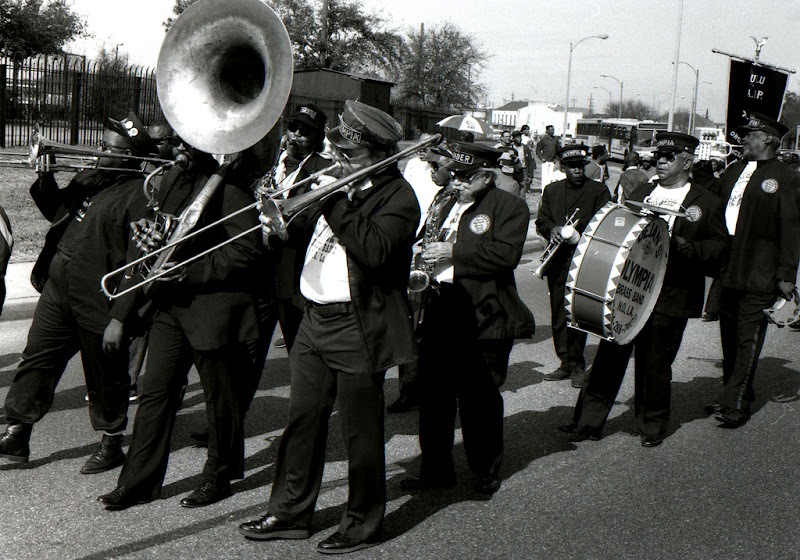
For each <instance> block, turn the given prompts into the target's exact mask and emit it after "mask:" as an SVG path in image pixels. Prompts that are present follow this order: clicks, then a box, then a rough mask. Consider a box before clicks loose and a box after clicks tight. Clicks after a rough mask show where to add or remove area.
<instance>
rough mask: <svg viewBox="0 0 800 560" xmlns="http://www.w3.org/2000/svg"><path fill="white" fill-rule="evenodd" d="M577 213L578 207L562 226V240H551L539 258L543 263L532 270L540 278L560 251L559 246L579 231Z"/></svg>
mask: <svg viewBox="0 0 800 560" xmlns="http://www.w3.org/2000/svg"><path fill="white" fill-rule="evenodd" d="M577 213H578V209H577V208H576V209H575V210H573V211H572V214H571V215H570V217H569V218H567V223H565V224H564V226H563V227H562V228H561V237H562V240H561V241H555V240H552V241H550V244H549V245H548V246H547V248H546V249H545V250H544V253H542V256H541V257H540V258H539V261H540V262H541V263H542V264H540V265H539V267H538V268H537V269H536V270H533V271H532V272H533V273H534V274H535V275H536V276H538V277H539V278H544V271H545V269H546V268H547V265H548V264H549V263H550V259H552V258H553V255H555V254H556V251H558V248H559V247H560V246H561V244H562V243H563V242H564V239H568V238H570V237H573V236H574V235H575V234H576V233H577V231H576V230H575V226H577V225H578V222H579V221H580V220H578V219H577V218H575V214H577Z"/></svg>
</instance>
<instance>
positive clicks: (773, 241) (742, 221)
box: [721, 159, 800, 294]
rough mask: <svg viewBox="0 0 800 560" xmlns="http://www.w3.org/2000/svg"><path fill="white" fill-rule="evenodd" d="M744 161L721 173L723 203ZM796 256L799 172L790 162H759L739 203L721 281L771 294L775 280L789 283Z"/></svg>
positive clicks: (798, 247) (799, 255)
mask: <svg viewBox="0 0 800 560" xmlns="http://www.w3.org/2000/svg"><path fill="white" fill-rule="evenodd" d="M746 165H747V163H746V162H736V163H734V164H731V166H730V167H728V169H726V170H725V173H724V174H723V175H722V177H721V180H722V189H721V193H722V196H721V198H722V200H723V203H724V204H727V202H728V199H729V198H730V196H731V191H732V190H733V187H734V185H735V184H736V180H737V179H738V178H739V175H741V173H742V171H743V170H744V168H745V166H746ZM798 260H800V177H798V175H797V173H796V172H795V171H794V169H792V168H791V167H790V166H788V165H786V164H785V163H782V162H780V161H778V160H777V159H770V160H766V161H759V162H758V166H757V168H756V170H755V172H754V173H753V175H752V176H751V177H750V181H749V182H748V183H747V187H746V188H745V191H744V196H743V198H742V205H741V207H740V208H739V218H738V220H737V222H736V235H735V236H733V238H732V240H731V252H730V259H729V260H728V263H727V265H726V266H725V269H724V271H723V273H722V276H721V280H722V285H723V286H724V287H726V288H733V289H736V290H747V291H752V292H763V293H770V294H771V293H775V290H776V284H777V281H778V280H785V281H786V282H792V283H794V282H795V280H796V277H797V264H798Z"/></svg>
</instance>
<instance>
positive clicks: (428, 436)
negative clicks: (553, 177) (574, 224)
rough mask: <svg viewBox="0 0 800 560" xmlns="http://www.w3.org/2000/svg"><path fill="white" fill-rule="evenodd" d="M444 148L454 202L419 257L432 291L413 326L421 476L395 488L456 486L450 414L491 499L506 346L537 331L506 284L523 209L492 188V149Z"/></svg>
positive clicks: (498, 458) (496, 479)
mask: <svg viewBox="0 0 800 560" xmlns="http://www.w3.org/2000/svg"><path fill="white" fill-rule="evenodd" d="M450 148H451V150H452V151H453V154H452V157H451V159H450V161H449V162H448V163H447V164H446V165H445V168H446V169H449V170H450V173H451V177H452V183H451V188H452V190H453V191H454V192H455V193H456V197H455V198H452V199H451V200H450V201H449V202H448V203H447V204H445V206H444V207H443V208H442V209H441V212H440V216H441V227H440V230H441V233H440V234H439V235H438V236H437V237H438V238H439V240H438V241H432V242H428V243H427V246H426V247H425V249H424V251H423V253H422V258H423V259H425V261H426V262H429V263H431V264H432V265H433V271H432V273H431V277H432V278H431V279H432V282H433V284H434V285H435V288H432V289H431V291H430V292H429V293H428V296H427V300H426V303H425V307H424V309H423V313H424V320H423V321H422V324H421V325H420V327H419V336H420V339H421V342H420V361H419V368H420V372H419V377H420V383H421V391H420V394H421V397H422V401H421V405H420V415H419V419H420V422H419V441H420V448H421V450H422V469H421V472H420V474H419V476H417V477H411V478H408V479H406V480H404V481H403V483H402V484H403V487H404V488H406V489H408V490H423V489H428V488H442V487H449V486H452V485H454V484H455V477H456V473H455V465H454V462H453V438H454V435H453V433H454V430H455V421H456V412H458V413H459V415H460V417H461V431H462V432H463V436H464V449H465V451H466V454H467V462H468V464H469V467H470V470H471V471H472V472H473V473H474V475H475V483H474V488H475V490H476V491H478V492H479V493H481V494H485V495H491V494H493V493H494V492H496V491H497V489H498V488H499V487H500V480H501V479H500V465H501V462H502V459H503V397H502V395H501V393H500V387H501V386H502V385H503V383H504V382H505V379H506V373H507V370H508V359H509V354H510V352H511V348H512V346H513V344H514V339H516V338H528V337H530V336H532V335H533V332H534V329H535V324H534V320H533V315H532V314H531V312H530V310H529V309H528V307H527V306H526V305H525V304H524V303H523V302H522V300H521V299H520V298H519V295H518V294H517V287H516V283H515V280H514V269H515V268H516V267H517V264H519V260H520V258H521V256H522V249H523V246H524V244H525V237H526V235H527V231H528V225H529V220H530V211H529V209H528V206H527V204H526V203H525V202H524V201H523V200H522V199H521V198H519V197H518V196H514V195H512V194H509V193H507V192H505V191H503V190H501V189H499V188H497V187H496V186H495V182H494V178H495V174H494V169H495V168H496V167H497V165H498V161H499V158H500V156H501V154H502V152H501V151H500V150H496V149H493V148H488V147H484V146H481V145H480V144H468V143H461V144H451V146H450Z"/></svg>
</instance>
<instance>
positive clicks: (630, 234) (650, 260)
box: [565, 202, 669, 344]
mask: <svg viewBox="0 0 800 560" xmlns="http://www.w3.org/2000/svg"><path fill="white" fill-rule="evenodd" d="M668 258H669V226H668V225H667V222H665V221H664V220H662V219H661V218H657V217H654V216H652V215H645V214H641V213H638V212H635V211H633V210H631V209H629V208H627V207H625V206H620V205H619V204H617V203H614V202H609V203H608V204H606V205H605V206H604V207H603V208H601V209H600V210H599V211H598V212H597V214H595V215H594V217H593V218H592V220H591V222H589V225H588V226H587V227H586V230H585V231H584V232H583V235H582V236H581V239H580V241H578V245H577V247H576V248H575V255H574V257H573V259H572V264H571V265H570V270H569V275H568V276H567V283H566V291H565V306H566V311H567V323H568V324H569V326H570V327H572V328H574V329H578V330H581V331H584V332H587V333H589V334H593V335H595V336H599V337H601V338H604V339H606V340H611V341H613V342H615V343H617V344H627V343H629V342H631V341H632V340H633V339H634V337H635V336H636V335H637V334H638V333H639V331H640V330H641V329H642V327H644V324H645V323H646V322H647V319H648V318H649V317H650V314H651V313H652V312H653V308H654V307H655V305H656V301H657V300H658V295H659V293H660V292H661V285H662V283H663V282H664V274H665V272H666V270H667V259H668Z"/></svg>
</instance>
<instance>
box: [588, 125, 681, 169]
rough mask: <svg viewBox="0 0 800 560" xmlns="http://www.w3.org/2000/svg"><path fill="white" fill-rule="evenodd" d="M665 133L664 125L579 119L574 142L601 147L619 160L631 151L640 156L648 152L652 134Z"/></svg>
mask: <svg viewBox="0 0 800 560" xmlns="http://www.w3.org/2000/svg"><path fill="white" fill-rule="evenodd" d="M659 130H667V124H666V123H660V122H655V121H640V120H637V119H601V118H588V119H578V124H577V129H576V135H575V136H576V140H577V141H578V142H583V143H584V144H586V145H587V146H589V147H590V148H591V147H592V146H596V145H598V144H601V145H603V146H605V147H606V149H607V150H608V153H609V157H611V159H619V160H622V159H623V158H624V157H625V154H627V153H628V152H629V151H630V150H636V151H637V152H639V153H640V154H644V153H646V152H651V151H652V150H653V145H654V144H655V135H656V132H657V131H659Z"/></svg>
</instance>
